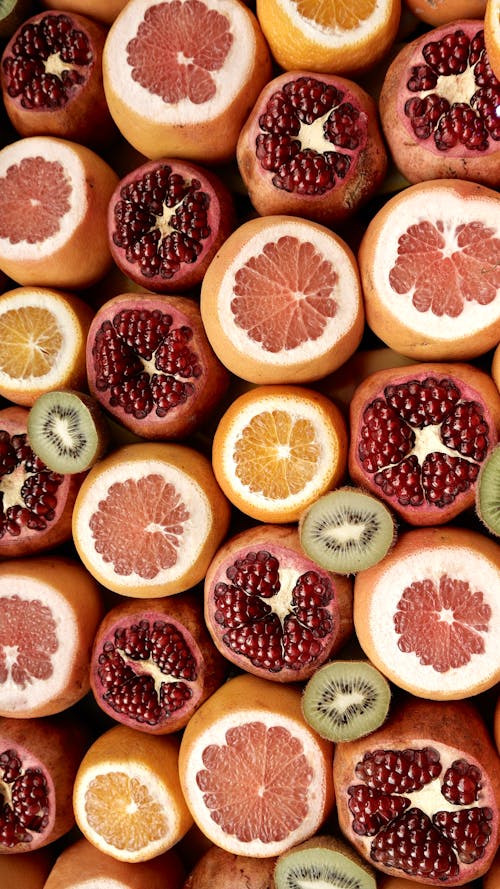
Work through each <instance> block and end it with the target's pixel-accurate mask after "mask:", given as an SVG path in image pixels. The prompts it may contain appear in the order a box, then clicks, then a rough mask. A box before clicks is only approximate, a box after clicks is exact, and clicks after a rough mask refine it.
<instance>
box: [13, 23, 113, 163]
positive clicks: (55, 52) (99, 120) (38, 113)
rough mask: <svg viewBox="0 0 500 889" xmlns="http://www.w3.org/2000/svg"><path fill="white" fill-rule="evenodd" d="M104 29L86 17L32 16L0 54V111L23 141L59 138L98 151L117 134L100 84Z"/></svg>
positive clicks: (104, 37)
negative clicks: (0, 106)
mask: <svg viewBox="0 0 500 889" xmlns="http://www.w3.org/2000/svg"><path fill="white" fill-rule="evenodd" d="M106 33H107V32H106V29H105V28H104V27H103V26H102V25H100V24H98V23H97V22H95V21H93V20H92V19H90V18H87V17H86V16H81V15H76V14H74V13H70V12H63V13H57V12H53V11H48V12H43V13H39V14H38V15H35V16H32V17H31V18H30V19H28V20H27V21H25V22H23V24H22V25H21V26H20V27H19V28H18V29H17V31H16V32H15V33H14V35H13V36H12V38H11V39H10V41H9V42H8V44H7V46H6V47H5V49H4V52H3V56H2V65H1V84H2V93H3V96H4V103H5V109H6V111H7V114H8V115H9V118H10V120H11V122H12V124H13V126H14V127H15V128H16V130H17V131H18V132H19V133H20V134H21V135H22V136H34V135H51V136H60V137H61V138H66V139H70V140H74V141H77V142H81V143H83V144H86V145H90V146H92V147H95V148H99V147H102V146H105V145H106V144H108V143H109V142H110V140H111V138H112V137H113V136H114V135H115V133H116V128H115V125H114V123H113V120H112V118H111V115H110V113H109V110H108V107H107V103H106V99H105V95H104V87H103V82H102V50H103V47H104V42H105V39H106Z"/></svg>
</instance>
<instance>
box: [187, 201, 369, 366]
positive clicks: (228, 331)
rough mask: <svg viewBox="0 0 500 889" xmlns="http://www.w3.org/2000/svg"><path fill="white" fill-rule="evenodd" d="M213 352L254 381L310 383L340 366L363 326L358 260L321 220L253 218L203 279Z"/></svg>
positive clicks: (204, 310) (203, 305)
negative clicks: (318, 221) (320, 223)
mask: <svg viewBox="0 0 500 889" xmlns="http://www.w3.org/2000/svg"><path fill="white" fill-rule="evenodd" d="M200 307H201V313H202V318H203V322H204V325H205V329H206V331H207V334H208V337H209V339H210V341H211V343H212V346H213V348H214V351H215V352H216V353H217V354H218V356H219V357H220V359H221V361H223V362H224V363H225V364H226V366H227V367H228V368H229V370H231V371H232V372H233V373H235V374H237V375H238V376H240V377H241V378H243V379H246V380H249V381H252V382H256V383H287V382H297V383H298V382H309V381H312V380H314V379H318V378H320V377H323V376H325V375H326V374H327V373H330V372H331V371H333V370H335V369H336V368H337V367H339V366H340V365H341V364H342V363H343V362H344V361H345V360H347V358H349V357H350V355H351V354H352V353H353V352H354V351H355V349H356V347H357V345H358V344H359V341H360V339H361V336H362V332H363V321H364V314H363V305H362V298H361V288H360V283H359V276H358V270H357V265H356V260H355V258H354V256H353V254H352V253H351V251H350V249H349V247H348V246H347V244H345V242H343V241H342V240H341V239H340V238H339V237H338V236H337V235H335V234H334V233H333V232H331V231H329V230H328V229H326V228H324V227H323V226H320V225H317V224H315V223H313V222H309V221H307V220H302V219H298V218H295V217H286V216H277V217H274V216H273V217H265V218H257V219H254V220H251V221H249V222H246V223H244V224H243V225H242V226H240V227H239V229H237V230H236V231H235V232H233V234H232V235H230V236H229V238H228V239H227V240H226V241H225V242H224V244H223V245H222V247H221V248H220V249H219V251H218V253H217V255H216V257H215V258H214V259H213V260H212V262H211V263H210V266H209V268H208V270H207V272H206V274H205V277H204V279H203V283H202V288H201V302H200Z"/></svg>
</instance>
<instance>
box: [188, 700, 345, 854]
mask: <svg viewBox="0 0 500 889" xmlns="http://www.w3.org/2000/svg"><path fill="white" fill-rule="evenodd" d="M253 722H259V723H264V725H265V726H266V728H276V727H283V728H284V729H286V730H287V731H288V732H289V733H290V734H291V735H292V737H293V738H295V739H298V740H299V741H300V743H301V745H302V748H303V750H302V752H303V754H304V756H305V757H306V759H307V763H308V765H309V767H310V768H311V769H312V770H313V775H312V778H311V781H310V784H309V791H308V813H307V816H306V817H305V819H304V821H302V822H301V824H300V825H299V826H298V827H297V828H296V829H295V830H292V831H290V833H289V834H288V836H287V837H286V838H285V839H284V840H279V841H278V840H274V841H270V842H267V843H266V842H263V841H262V840H259V839H252V840H251V841H249V842H245V841H243V840H240V839H238V838H237V837H236V836H234V835H230V834H227V833H226V832H225V831H224V830H223V829H222V828H221V827H219V825H217V824H216V823H215V821H213V819H212V818H211V815H210V809H209V808H208V807H207V806H206V804H205V801H204V798H203V797H204V794H203V791H201V790H200V788H199V787H198V784H197V782H196V775H197V773H198V772H199V771H202V770H204V769H205V765H204V763H203V760H202V755H203V752H204V750H205V748H206V747H208V746H210V745H211V744H216V745H220V746H226V743H227V741H226V732H227V731H228V730H230V729H232V728H240V727H242V726H245V725H247V724H249V723H253ZM283 754H286V751H285V750H284V751H283ZM323 766H324V754H323V753H322V752H321V750H320V748H319V745H318V743H317V740H316V737H315V733H314V731H313V730H311V731H308V730H306V728H305V727H304V725H301V724H300V723H299V722H297V721H295V720H293V719H290V718H289V717H286V716H283V715H281V714H278V713H270V712H266V711H265V710H260V709H258V708H256V709H253V708H251V707H248V708H244V707H242V708H238V710H237V711H236V712H235V713H228V714H224V715H222V716H221V717H220V718H219V719H218V720H217V722H214V723H212V724H210V725H209V726H208V727H207V728H206V729H205V730H204V731H200V733H199V735H198V737H197V739H196V744H195V745H193V747H192V749H191V751H190V754H189V757H188V758H187V760H186V761H185V763H184V767H183V775H182V774H181V781H183V787H184V792H185V797H186V802H187V804H188V806H189V808H190V810H191V813H192V815H193V817H194V820H195V821H196V823H197V824H198V826H199V827H200V828H201V830H202V831H203V832H204V833H206V836H208V837H210V838H211V839H212V840H213V841H214V842H215V843H216V844H217V845H220V846H221V848H223V849H228V850H229V851H231V852H233V853H235V854H240V855H250V856H255V857H257V858H260V857H271V856H274V855H279V853H280V852H281V851H283V850H284V849H288V848H290V847H291V846H293V845H295V844H296V843H299V842H300V841H301V840H303V839H306V838H307V837H309V836H311V835H312V834H313V833H315V831H316V830H317V829H318V827H319V825H320V823H321V814H322V812H323V811H324V802H325V791H326V776H325V772H324V768H323ZM327 768H328V764H327Z"/></svg>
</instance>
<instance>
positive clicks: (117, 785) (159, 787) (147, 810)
mask: <svg viewBox="0 0 500 889" xmlns="http://www.w3.org/2000/svg"><path fill="white" fill-rule="evenodd" d="M178 749H179V744H178V739H177V738H174V736H166V737H162V738H154V737H151V736H150V735H144V734H143V733H140V732H136V731H134V729H131V728H129V727H128V726H124V725H118V726H114V727H113V728H111V729H108V730H107V731H106V732H104V733H103V734H102V735H100V736H99V737H98V738H97V739H96V740H95V741H94V742H93V744H92V745H91V747H90V748H89V750H88V751H87V753H86V754H85V756H84V757H83V759H82V761H81V763H80V766H79V768H78V772H77V774H76V778H75V784H74V792H73V806H74V812H75V818H76V822H77V825H78V827H79V828H80V830H81V831H82V833H83V835H84V836H85V837H86V838H87V840H88V841H89V842H91V843H92V844H93V845H94V846H96V847H97V848H98V849H99V850H100V851H101V852H104V853H105V854H107V855H110V856H111V857H112V858H116V859H118V860H119V861H127V862H131V863H135V862H141V861H149V860H150V859H152V858H155V857H156V856H157V855H160V854H161V853H163V852H166V851H167V850H169V849H171V848H172V847H173V846H174V845H175V844H176V843H177V842H178V841H179V840H180V839H181V838H182V837H183V836H184V834H185V833H186V832H187V831H188V830H189V828H190V827H191V825H192V823H193V822H192V818H191V816H190V814H189V810H188V809H187V806H186V804H185V802H184V799H183V796H182V791H181V788H180V784H179V775H178V770H177V761H178Z"/></svg>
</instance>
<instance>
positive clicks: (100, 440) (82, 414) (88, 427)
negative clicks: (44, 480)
mask: <svg viewBox="0 0 500 889" xmlns="http://www.w3.org/2000/svg"><path fill="white" fill-rule="evenodd" d="M28 439H29V443H30V445H31V447H32V449H33V451H34V453H35V454H36V455H37V457H39V458H40V460H42V461H43V463H45V465H46V466H48V468H49V469H52V470H53V471H54V472H59V473H61V474H62V475H67V474H72V473H75V472H85V471H86V470H87V469H90V467H91V466H93V465H94V463H96V461H97V460H98V459H99V458H100V457H102V455H103V454H104V453H105V451H106V450H107V447H108V443H109V427H108V425H107V421H106V418H105V416H104V414H103V412H102V411H101V408H100V406H99V404H98V403H97V401H95V399H94V398H92V396H90V395H86V394H85V393H82V392H75V391H73V390H70V389H61V390H55V391H52V392H44V393H43V395H39V397H38V398H37V399H36V400H35V402H34V404H33V406H32V407H31V409H30V412H29V414H28Z"/></svg>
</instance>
